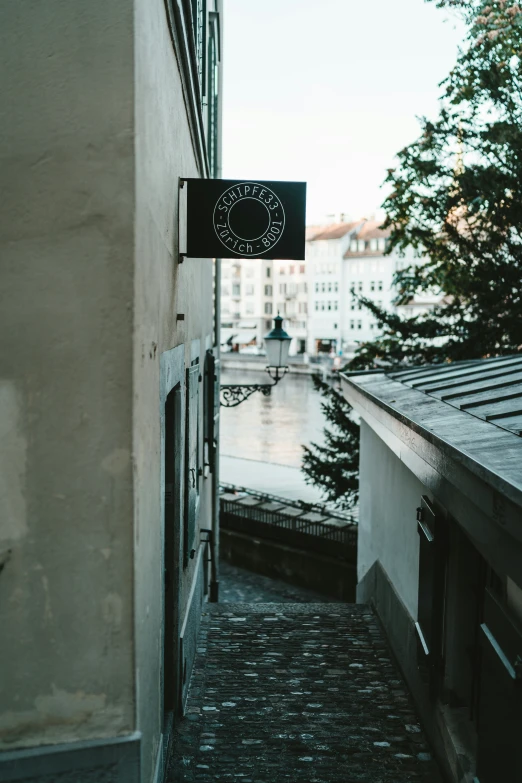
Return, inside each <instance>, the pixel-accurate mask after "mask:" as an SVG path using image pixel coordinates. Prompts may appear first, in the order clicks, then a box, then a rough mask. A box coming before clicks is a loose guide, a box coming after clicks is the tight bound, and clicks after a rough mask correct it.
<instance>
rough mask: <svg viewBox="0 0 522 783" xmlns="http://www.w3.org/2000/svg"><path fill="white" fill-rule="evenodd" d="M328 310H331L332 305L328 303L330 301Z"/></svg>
mask: <svg viewBox="0 0 522 783" xmlns="http://www.w3.org/2000/svg"><path fill="white" fill-rule="evenodd" d="M328 309H329V310H331V309H332V303H331V301H330V300H328Z"/></svg>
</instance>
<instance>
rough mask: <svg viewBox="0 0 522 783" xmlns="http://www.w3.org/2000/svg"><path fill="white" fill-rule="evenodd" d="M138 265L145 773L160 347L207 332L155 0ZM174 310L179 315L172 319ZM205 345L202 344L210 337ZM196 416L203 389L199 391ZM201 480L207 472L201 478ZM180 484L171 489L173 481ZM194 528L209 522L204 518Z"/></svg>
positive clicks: (144, 95)
mask: <svg viewBox="0 0 522 783" xmlns="http://www.w3.org/2000/svg"><path fill="white" fill-rule="evenodd" d="M135 8H136V27H135V31H136V32H135V46H136V63H135V69H136V71H135V72H136V112H135V116H136V268H135V321H134V338H135V342H134V429H133V441H134V459H135V485H134V499H135V544H136V564H135V573H136V593H135V600H136V676H137V690H138V703H137V725H138V728H139V729H140V731H141V732H142V736H143V738H142V777H143V780H149V779H150V776H151V774H152V771H153V767H154V764H155V760H156V755H157V752H158V746H159V742H160V734H161V727H162V720H163V713H162V710H163V704H162V698H161V697H162V694H161V692H160V690H159V688H158V683H159V682H160V679H161V667H162V653H163V651H162V644H163V636H162V618H163V615H162V611H163V606H162V600H161V596H162V591H163V578H164V577H163V536H162V529H163V528H162V525H163V491H162V487H161V480H160V474H161V462H162V461H161V458H160V445H161V439H160V416H159V400H160V389H159V384H160V356H161V355H162V354H163V353H164V352H165V351H167V350H169V349H171V348H174V347H175V346H178V345H182V344H183V345H184V346H185V364H186V366H189V365H190V363H191V360H192V358H193V357H192V355H191V346H192V341H193V340H198V341H200V342H199V343H198V346H199V349H198V348H197V347H195V349H194V350H195V357H194V358H196V357H197V356H199V357H200V359H201V361H203V360H204V355H205V341H206V337H207V335H211V334H212V262H211V261H210V260H194V259H188V260H186V261H185V262H184V264H183V265H181V266H180V265H178V263H177V253H178V236H177V226H178V188H179V184H178V179H179V177H197V176H198V175H199V173H200V172H199V171H198V167H197V164H196V159H195V153H194V146H193V140H192V137H191V134H190V129H189V125H188V121H187V116H186V113H185V112H184V111H180V108H181V107H183V89H182V82H181V76H180V68H179V64H178V61H177V59H176V53H175V50H174V47H173V45H172V41H171V37H170V33H169V27H168V24H167V22H166V15H165V3H164V2H163V0H137V2H136V4H135ZM178 313H181V314H183V315H184V316H185V320H184V321H176V316H177V314H178ZM209 347H210V346H209ZM200 405H201V416H202V413H203V408H202V405H203V395H202V394H200ZM204 483H205V484H208V483H209V481H208V480H204ZM178 489H179V488H178ZM202 489H203V491H202V494H201V506H200V512H201V518H202V519H206V520H207V521H208V520H209V518H210V501H211V496H210V487H208V488H207V487H204V488H203V487H202ZM201 526H202V527H209V526H210V525H209V524H203V525H201ZM196 562H197V561H196V559H194V560H191V561H189V566H188V567H187V569H186V570H185V571H184V572H183V577H182V585H181V588H182V595H181V606H180V613H181V614H183V613H184V611H185V608H186V603H187V597H188V594H189V591H190V586H191V584H192V579H193V577H194V573H193V571H194V565H195V563H196Z"/></svg>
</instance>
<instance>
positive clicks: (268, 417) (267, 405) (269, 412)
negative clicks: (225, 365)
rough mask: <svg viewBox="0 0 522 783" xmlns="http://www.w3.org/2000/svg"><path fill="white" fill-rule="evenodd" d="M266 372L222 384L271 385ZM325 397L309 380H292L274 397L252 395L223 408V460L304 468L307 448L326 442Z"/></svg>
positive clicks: (231, 374)
mask: <svg viewBox="0 0 522 783" xmlns="http://www.w3.org/2000/svg"><path fill="white" fill-rule="evenodd" d="M268 380H269V379H268V376H267V375H266V373H264V372H253V371H251V372H243V371H239V370H231V371H227V372H223V374H222V377H221V382H222V383H266V382H267V381H268ZM320 404H321V395H320V394H319V393H318V392H316V391H315V389H314V387H313V384H312V379H311V377H310V376H308V375H287V376H286V377H285V378H284V379H283V380H282V381H281V382H280V383H279V384H278V385H277V386H276V387H275V388H274V389H272V392H271V394H270V396H269V397H264V396H263V395H262V394H260V393H256V394H254V395H252V397H250V398H249V399H248V400H246V401H245V402H242V403H241V404H240V405H238V407H237V408H221V454H224V455H225V454H226V455H229V456H234V457H241V458H243V459H255V460H261V461H263V462H274V463H279V464H280V465H290V466H292V467H295V468H299V467H300V466H301V460H302V454H303V450H302V446H303V444H304V445H308V444H310V443H311V442H312V441H314V442H315V443H322V442H323V433H322V430H323V427H324V424H325V418H324V416H323V413H322V411H321V407H320Z"/></svg>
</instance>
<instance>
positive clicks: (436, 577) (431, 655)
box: [415, 495, 447, 699]
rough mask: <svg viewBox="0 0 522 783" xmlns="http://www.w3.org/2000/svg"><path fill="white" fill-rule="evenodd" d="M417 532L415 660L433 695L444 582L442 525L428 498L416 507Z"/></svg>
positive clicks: (438, 665) (437, 673)
mask: <svg viewBox="0 0 522 783" xmlns="http://www.w3.org/2000/svg"><path fill="white" fill-rule="evenodd" d="M417 532H418V534H419V593H418V610H417V622H416V623H415V628H416V630H417V637H418V645H417V662H418V665H419V670H420V673H421V676H422V677H423V679H424V680H425V682H426V683H427V685H428V686H429V690H430V696H431V698H432V699H434V698H435V696H436V694H437V689H438V683H439V679H440V676H441V674H442V662H443V657H442V649H443V644H442V629H443V615H444V602H445V583H446V548H447V547H446V524H445V520H444V519H443V518H442V517H440V516H437V515H436V513H435V511H434V509H433V507H432V506H431V503H430V500H429V498H427V497H426V496H425V495H423V496H422V498H421V505H420V507H419V508H418V509H417Z"/></svg>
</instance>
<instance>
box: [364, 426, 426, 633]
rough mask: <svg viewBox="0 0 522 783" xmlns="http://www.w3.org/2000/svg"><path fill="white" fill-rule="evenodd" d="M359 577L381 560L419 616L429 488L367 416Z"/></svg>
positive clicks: (412, 611)
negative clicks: (420, 525)
mask: <svg viewBox="0 0 522 783" xmlns="http://www.w3.org/2000/svg"><path fill="white" fill-rule="evenodd" d="M359 476H360V479H359V481H360V484H359V489H360V511H359V535H358V551H357V576H358V581H359V582H361V581H362V579H363V578H364V576H365V574H366V573H367V572H368V571H369V570H370V568H371V567H372V565H373V564H374V563H375V561H377V560H378V561H380V563H381V565H382V567H383V568H384V570H385V571H386V573H387V574H388V576H389V578H390V580H391V583H392V584H393V586H394V587H395V590H396V591H397V594H398V595H399V597H400V598H401V599H402V601H403V603H404V604H405V606H406V608H407V609H408V611H409V613H410V615H411V617H412V618H414V619H417V593H418V580H419V537H418V534H417V521H416V514H415V510H416V508H417V507H418V506H419V504H420V500H421V497H422V495H423V494H427V492H426V488H425V487H424V486H423V485H422V484H421V482H420V481H419V480H418V479H417V478H416V477H415V476H414V475H413V473H412V472H411V471H410V470H409V469H408V468H407V467H406V466H405V465H404V463H403V462H401V460H400V459H399V458H398V457H397V456H396V455H395V454H394V453H393V452H392V451H391V449H389V448H388V446H386V444H385V443H384V442H383V441H382V440H381V439H380V438H379V436H378V435H376V434H375V432H374V431H373V430H372V429H371V427H370V426H369V425H368V424H367V423H366V422H365V421H364V420H362V421H361V456H360V473H359Z"/></svg>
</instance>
